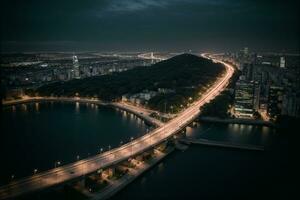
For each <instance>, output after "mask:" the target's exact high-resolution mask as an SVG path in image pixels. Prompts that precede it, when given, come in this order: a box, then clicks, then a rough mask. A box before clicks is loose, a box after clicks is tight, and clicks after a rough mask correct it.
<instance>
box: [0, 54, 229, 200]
mask: <svg viewBox="0 0 300 200" xmlns="http://www.w3.org/2000/svg"><path fill="white" fill-rule="evenodd" d="M201 56H203V57H205V58H208V59H210V58H209V57H207V56H206V55H205V54H202V55H201ZM212 60H213V61H214V62H219V63H221V64H223V65H224V66H225V67H226V73H225V74H224V75H223V76H222V77H221V78H218V80H217V81H216V82H215V83H214V85H212V86H211V88H210V89H209V90H208V91H207V92H206V93H204V94H203V95H202V97H201V98H200V99H199V100H197V101H196V102H194V103H193V104H191V105H190V107H188V108H187V109H186V110H184V111H182V112H181V113H179V114H178V116H177V117H176V118H173V119H172V120H170V121H169V122H168V123H166V124H164V125H163V126H161V127H159V128H157V129H155V130H153V131H152V132H149V133H148V134H146V135H144V136H142V137H140V138H137V139H135V140H133V141H131V142H129V143H127V144H124V145H123V146H120V147H118V148H115V149H112V150H110V151H107V152H104V153H102V154H98V155H96V156H93V157H90V158H87V159H83V160H79V161H77V162H74V163H71V164H67V165H64V166H61V167H57V168H55V169H51V170H48V171H45V172H41V173H37V174H35V175H33V176H30V177H27V178H24V179H21V180H17V181H14V182H11V183H10V184H8V185H5V186H2V187H1V188H0V199H6V198H11V197H14V196H17V195H21V194H24V193H28V192H33V191H36V190H40V189H43V188H47V187H51V186H54V185H56V184H59V183H63V182H66V181H69V180H71V179H74V178H77V177H80V176H82V175H84V174H87V173H92V172H94V171H97V170H98V169H100V168H105V167H108V166H111V165H114V164H116V163H118V162H120V161H123V160H126V159H128V158H130V157H131V156H133V155H136V154H139V153H141V152H144V151H146V150H148V149H150V148H152V147H153V146H155V145H157V144H159V143H161V142H163V141H165V140H166V139H167V138H169V137H171V136H173V135H174V134H176V133H177V132H178V131H180V130H181V129H182V128H183V127H184V126H186V125H188V124H189V123H190V122H192V121H193V120H194V119H195V118H196V117H197V116H198V115H199V113H200V110H199V108H200V107H201V106H203V105H204V104H205V103H207V102H209V101H210V100H212V99H213V98H215V96H217V95H218V94H219V93H220V92H221V91H223V90H224V88H225V87H226V86H227V84H228V81H229V79H230V78H231V76H232V74H233V72H234V68H233V67H232V66H231V65H229V64H227V63H224V62H222V61H219V60H215V59H212Z"/></svg>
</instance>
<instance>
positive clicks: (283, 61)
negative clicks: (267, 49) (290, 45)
mask: <svg viewBox="0 0 300 200" xmlns="http://www.w3.org/2000/svg"><path fill="white" fill-rule="evenodd" d="M279 66H280V68H285V58H284V57H280V65H279Z"/></svg>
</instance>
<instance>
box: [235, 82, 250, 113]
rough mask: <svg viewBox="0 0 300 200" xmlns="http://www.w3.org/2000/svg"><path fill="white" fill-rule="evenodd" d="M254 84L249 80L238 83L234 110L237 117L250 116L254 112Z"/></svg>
mask: <svg viewBox="0 0 300 200" xmlns="http://www.w3.org/2000/svg"><path fill="white" fill-rule="evenodd" d="M253 108H254V84H253V83H252V82H247V81H241V80H240V81H238V82H237V83H236V89H235V98H234V112H235V115H236V116H237V117H241V118H245V117H246V118H249V117H253V113H254V109H253Z"/></svg>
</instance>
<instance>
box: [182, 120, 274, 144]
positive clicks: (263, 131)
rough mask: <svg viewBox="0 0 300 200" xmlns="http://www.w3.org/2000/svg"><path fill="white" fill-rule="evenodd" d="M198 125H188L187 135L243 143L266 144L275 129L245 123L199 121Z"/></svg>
mask: <svg viewBox="0 0 300 200" xmlns="http://www.w3.org/2000/svg"><path fill="white" fill-rule="evenodd" d="M199 124H200V125H199V126H197V127H187V128H186V136H187V137H191V138H204V139H210V140H219V141H229V142H234V143H242V144H257V145H264V144H266V142H267V141H268V140H269V137H270V133H272V132H273V129H272V128H270V127H265V126H263V127H261V126H254V125H245V124H220V123H199Z"/></svg>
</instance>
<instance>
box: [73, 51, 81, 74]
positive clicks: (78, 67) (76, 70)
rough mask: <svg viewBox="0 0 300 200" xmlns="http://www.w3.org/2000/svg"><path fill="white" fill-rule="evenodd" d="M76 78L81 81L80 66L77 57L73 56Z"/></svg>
mask: <svg viewBox="0 0 300 200" xmlns="http://www.w3.org/2000/svg"><path fill="white" fill-rule="evenodd" d="M73 69H74V77H75V78H77V79H80V66H79V62H78V58H77V56H76V55H74V56H73Z"/></svg>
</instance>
